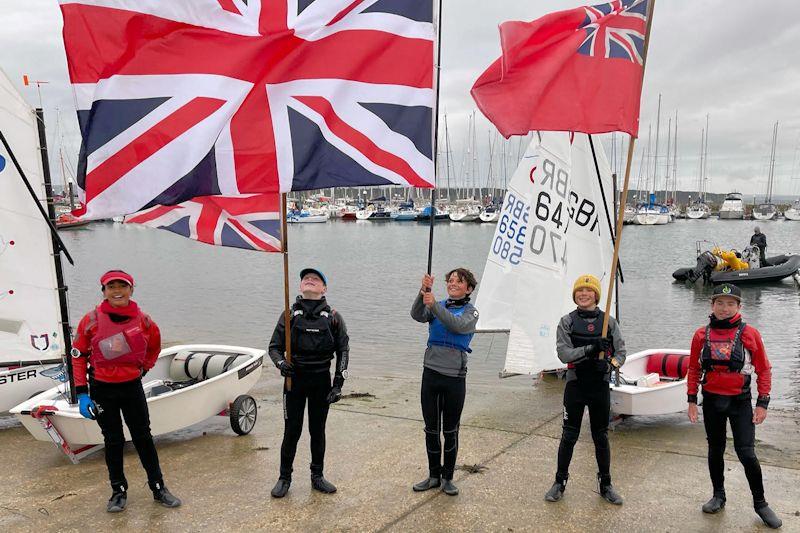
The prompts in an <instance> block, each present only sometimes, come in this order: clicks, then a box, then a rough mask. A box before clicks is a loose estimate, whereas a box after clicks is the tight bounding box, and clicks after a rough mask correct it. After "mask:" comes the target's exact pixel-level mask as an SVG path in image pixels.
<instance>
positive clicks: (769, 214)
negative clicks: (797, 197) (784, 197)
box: [753, 204, 778, 220]
mask: <svg viewBox="0 0 800 533" xmlns="http://www.w3.org/2000/svg"><path fill="white" fill-rule="evenodd" d="M776 218H778V208H777V207H775V204H759V205H757V206H756V207H755V208H754V209H753V220H775V219H776Z"/></svg>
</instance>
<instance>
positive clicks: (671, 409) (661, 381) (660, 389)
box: [610, 349, 689, 416]
mask: <svg viewBox="0 0 800 533" xmlns="http://www.w3.org/2000/svg"><path fill="white" fill-rule="evenodd" d="M664 356H666V357H664ZM688 369H689V350H670V349H654V350H644V351H642V352H637V353H634V354H631V355H629V356H628V357H627V359H626V360H625V364H624V365H622V371H621V375H622V377H623V378H624V381H622V383H621V384H620V385H619V386H617V385H615V384H614V380H613V377H614V376H613V374H612V382H611V384H610V387H611V412H612V413H613V414H615V415H624V416H652V415H666V414H670V413H678V412H681V411H684V410H686V394H687V393H686V391H687V388H686V371H687V370H688ZM651 374H658V378H657V380H656V381H654V382H651V383H650V384H649V385H646V384H644V382H645V381H646V376H648V375H651ZM637 381H640V383H641V384H640V385H636V383H637Z"/></svg>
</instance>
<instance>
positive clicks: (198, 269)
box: [61, 219, 800, 410]
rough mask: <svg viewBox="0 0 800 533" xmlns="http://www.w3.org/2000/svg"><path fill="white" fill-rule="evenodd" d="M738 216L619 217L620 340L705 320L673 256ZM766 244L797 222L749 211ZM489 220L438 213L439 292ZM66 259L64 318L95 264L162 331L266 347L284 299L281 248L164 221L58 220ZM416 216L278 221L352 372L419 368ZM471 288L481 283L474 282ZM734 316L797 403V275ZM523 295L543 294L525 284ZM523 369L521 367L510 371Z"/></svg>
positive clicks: (697, 291) (496, 347)
mask: <svg viewBox="0 0 800 533" xmlns="http://www.w3.org/2000/svg"><path fill="white" fill-rule="evenodd" d="M755 225H756V224H755V223H753V222H750V221H721V220H717V219H709V220H699V221H696V220H680V221H678V222H676V223H674V224H669V225H666V226H627V227H626V228H625V230H624V237H623V246H622V254H621V262H622V268H623V272H624V275H625V283H624V284H623V285H622V288H621V289H620V295H621V297H620V302H621V303H620V317H621V324H622V329H623V333H624V335H625V337H626V340H627V343H628V347H629V350H631V351H637V350H641V349H645V348H658V347H673V348H688V347H689V342H690V339H691V336H692V333H693V331H694V329H695V328H696V327H698V326H700V325H702V324H703V323H705V321H706V317H707V315H708V313H709V303H708V298H709V295H710V292H711V289H710V287H704V286H702V285H699V284H698V285H697V286H691V287H687V286H685V285H683V284H680V283H675V282H673V280H672V277H671V273H672V271H673V270H675V269H677V268H679V267H682V266H692V265H694V263H695V241H697V240H701V239H708V240H712V241H715V242H716V243H718V244H719V245H721V246H725V247H733V248H737V249H742V248H744V247H745V246H746V245H747V244H748V242H749V239H750V236H751V235H752V230H753V227H754V226H755ZM760 226H761V228H762V231H763V232H764V233H765V234H766V235H767V238H768V242H769V247H768V255H769V254H772V255H778V254H782V253H789V252H795V253H800V224H798V223H794V222H787V221H774V222H766V223H761V224H760ZM493 232H494V227H493V225H492V224H477V223H469V224H458V223H450V224H441V225H437V226H436V230H435V244H434V261H433V269H434V274H435V275H437V284H436V287H435V290H434V293H435V294H436V295H437V296H439V297H443V296H444V294H445V292H444V284H443V283H442V282H441V279H442V277H443V274H444V273H445V272H446V271H447V270H448V269H450V268H452V267H455V266H466V267H467V268H470V269H471V270H472V271H473V272H475V274H476V275H477V276H478V277H480V274H481V272H482V270H483V267H484V263H485V261H486V255H487V252H488V249H489V244H490V241H491V238H492V235H493ZM61 236H62V238H63V239H64V241H65V243H66V245H67V247H68V249H69V250H70V252H71V253H72V255H73V257H74V258H75V260H76V263H75V267H71V266H69V265H67V266H66V278H67V281H68V285H69V298H70V306H71V322H72V323H73V325H74V324H76V323H77V321H78V320H79V319H80V316H81V315H82V314H83V313H85V312H86V311H87V310H88V309H90V308H91V306H93V305H95V304H96V303H97V302H98V301H99V299H100V291H99V289H100V287H99V284H98V281H97V280H98V278H99V276H100V274H102V273H103V272H104V271H106V270H108V269H111V268H122V269H124V270H127V271H128V272H130V273H131V274H133V275H134V277H135V278H136V282H137V287H136V290H135V295H134V299H136V300H137V301H139V303H140V304H141V305H142V306H143V308H144V309H145V310H147V312H149V313H150V314H151V315H152V316H153V317H154V319H155V320H156V321H157V322H158V324H159V325H160V326H161V328H162V335H163V339H164V342H165V343H183V342H192V343H194V342H210V343H227V344H238V345H246V346H255V347H266V344H267V343H268V340H269V336H270V335H271V332H272V329H273V327H274V324H275V321H276V320H277V318H278V316H279V314H280V312H281V310H282V306H283V273H282V259H281V256H280V255H279V254H263V253H256V252H247V251H242V250H238V249H231V248H220V247H212V246H208V245H204V244H200V243H197V242H195V241H191V240H188V239H185V238H183V237H179V236H176V235H173V234H171V233H169V232H165V231H158V230H152V229H148V228H142V227H135V226H128V225H122V224H111V223H97V224H92V225H90V226H88V227H87V228H86V229H82V230H75V231H69V232H62V233H61ZM427 245H428V226H427V225H425V224H419V223H414V222H409V223H373V222H369V221H359V222H340V221H332V222H330V223H327V224H307V225H295V226H292V227H290V230H289V250H290V268H291V272H292V274H291V276H292V277H291V278H290V283H291V285H292V289H293V293H294V292H295V290H296V287H297V279H296V276H297V272H298V271H299V270H300V269H301V268H303V267H305V266H315V267H317V268H319V269H321V270H322V271H323V272H324V273H325V274H326V275H327V277H328V279H329V292H328V299H329V301H330V302H331V304H332V305H333V307H335V308H336V309H337V311H339V313H340V314H341V316H342V317H344V319H345V320H346V322H347V326H348V330H349V332H350V338H351V374H356V375H362V376H371V377H377V376H386V377H392V376H397V377H407V376H412V375H419V372H420V371H421V353H422V351H423V345H424V341H425V335H426V328H425V327H424V326H423V325H421V324H417V323H416V322H414V321H413V320H411V318H410V316H409V309H410V306H411V302H412V300H413V298H414V297H415V295H416V291H417V290H418V287H419V281H420V278H421V276H422V274H423V272H424V269H425V266H426V257H427ZM479 290H480V288H479ZM743 301H744V315H745V319H746V321H748V322H749V323H751V324H753V325H755V326H756V327H758V328H759V329H760V330H761V332H762V334H763V336H764V340H765V344H766V347H767V351H768V353H769V356H770V359H771V361H772V365H773V394H772V397H773V403H772V405H773V406H775V407H781V408H788V409H792V410H794V409H797V408H798V407H800V289H799V288H798V286H797V284H796V283H795V281H793V280H792V279H791V278H789V279H787V280H784V281H783V282H782V283H779V284H772V285H762V286H756V287H747V288H746V289H745V291H744V298H743ZM530 305H534V306H536V305H548V304H547V302H543V301H536V298H535V297H534V298H532V300H531V302H530ZM506 341H507V335H505V334H499V333H498V334H481V335H478V336H477V337H476V340H475V341H474V342H473V349H474V351H473V353H472V355H471V360H470V381H473V382H475V381H480V382H484V383H490V382H492V381H495V380H497V379H498V377H497V376H498V372H499V371H500V370H501V369H502V365H503V357H504V354H505V347H506ZM510 379H511V380H515V381H518V382H519V383H524V381H521V380H524V379H526V378H519V377H518V378H510Z"/></svg>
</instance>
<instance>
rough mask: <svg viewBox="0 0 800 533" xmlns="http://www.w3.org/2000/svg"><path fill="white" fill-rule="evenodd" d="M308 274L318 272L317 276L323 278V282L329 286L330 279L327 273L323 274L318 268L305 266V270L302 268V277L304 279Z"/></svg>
mask: <svg viewBox="0 0 800 533" xmlns="http://www.w3.org/2000/svg"><path fill="white" fill-rule="evenodd" d="M306 274H316V275H317V276H319V279H321V280H322V283H324V284H325V286H326V287H327V286H328V279H327V278H326V277H325V274H323V273H322V272H320V271H319V270H317V269H316V268H304V269H303V270H301V271H300V279H301V280H302V279H303V278H304V277H306Z"/></svg>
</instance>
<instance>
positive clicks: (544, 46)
mask: <svg viewBox="0 0 800 533" xmlns="http://www.w3.org/2000/svg"><path fill="white" fill-rule="evenodd" d="M648 4H649V0H617V1H614V2H608V3H605V4H599V5H595V6H585V7H579V8H575V9H569V10H565V11H559V12H557V13H551V14H549V15H545V16H544V17H542V18H540V19H537V20H534V21H533V22H504V23H503V24H501V25H500V44H501V47H502V52H503V53H502V56H501V57H500V58H499V59H497V60H496V61H495V62H494V63H492V64H491V66H489V68H488V69H487V70H486V71H485V72H484V73H483V74H482V75H481V77H480V78H478V80H477V81H476V82H475V85H473V87H472V97H473V98H474V99H475V102H476V103H477V104H478V107H479V108H480V110H481V111H482V112H483V114H484V115H486V117H487V118H488V119H489V120H490V121H491V122H492V123H493V124H494V125H495V126H496V127H497V129H498V130H499V131H500V133H502V134H503V136H505V137H509V136H511V135H525V134H527V133H528V132H530V131H533V130H545V131H581V132H584V133H604V132H610V131H624V132H627V133H629V134H631V135H632V136H634V137H636V136H637V134H638V131H639V100H640V97H641V92H642V68H643V63H644V41H645V32H646V27H647V16H648V12H649V11H648Z"/></svg>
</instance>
